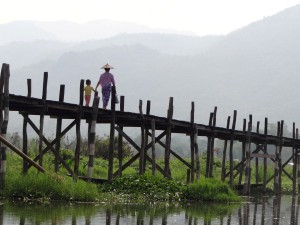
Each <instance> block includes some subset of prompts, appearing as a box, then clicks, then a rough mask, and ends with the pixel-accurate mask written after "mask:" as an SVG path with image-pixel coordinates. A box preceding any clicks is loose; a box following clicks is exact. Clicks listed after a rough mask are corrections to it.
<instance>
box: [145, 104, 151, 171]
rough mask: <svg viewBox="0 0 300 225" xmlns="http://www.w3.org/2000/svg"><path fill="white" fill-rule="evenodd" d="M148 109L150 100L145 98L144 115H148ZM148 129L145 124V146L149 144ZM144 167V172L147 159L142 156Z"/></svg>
mask: <svg viewBox="0 0 300 225" xmlns="http://www.w3.org/2000/svg"><path fill="white" fill-rule="evenodd" d="M150 109H151V101H150V100H147V105H146V116H149V115H150ZM148 131H149V129H147V127H146V126H145V146H147V145H148V144H149V136H148V135H147V133H148ZM145 154H148V153H147V151H146V150H145ZM143 165H144V168H143V171H144V172H145V171H146V167H147V160H146V158H145V157H144V163H143Z"/></svg>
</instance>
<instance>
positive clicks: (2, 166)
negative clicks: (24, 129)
mask: <svg viewBox="0 0 300 225" xmlns="http://www.w3.org/2000/svg"><path fill="white" fill-rule="evenodd" d="M9 76H10V70H9V65H8V64H5V63H3V64H2V69H1V78H0V80H1V81H0V83H1V84H0V89H1V90H0V94H1V99H0V100H1V104H0V106H1V108H0V111H1V116H0V120H1V121H0V122H1V124H0V126H1V135H2V136H3V138H4V139H5V138H6V132H7V125H8V119H9ZM3 89H4V91H3ZM2 93H3V96H2ZM2 110H4V113H3V112H2ZM4 144H5V143H4V142H3V141H1V146H0V151H1V152H0V157H1V162H0V189H4V187H5V175H6V146H5V145H4Z"/></svg>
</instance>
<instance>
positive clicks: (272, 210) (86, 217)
mask: <svg viewBox="0 0 300 225" xmlns="http://www.w3.org/2000/svg"><path fill="white" fill-rule="evenodd" d="M245 200H246V199H245ZM299 205H300V197H296V198H294V197H292V196H282V197H263V198H257V199H254V198H253V199H247V201H245V203H243V204H239V205H237V204H212V203H205V204H204V203H200V204H199V203H198V204H187V205H185V206H180V205H174V204H171V205H169V204H152V205H143V204H113V205H110V204H97V205H95V204H80V203H77V204H74V203H73V204H59V203H56V204H53V203H51V204H46V205H45V204H29V203H15V202H14V203H11V202H10V203H6V202H5V203H3V204H1V205H0V225H2V224H20V225H28V224H35V225H39V224H41V225H46V224H51V225H60V224H66V225H68V224H70V225H71V224H72V225H93V224H106V225H123V224H133V225H156V224H157V225H167V224H172V225H173V224H187V225H196V224H205V225H206V224H207V225H210V224H221V225H225V224H227V225H229V224H241V225H248V224H259V225H268V224H294V225H296V224H298V220H299Z"/></svg>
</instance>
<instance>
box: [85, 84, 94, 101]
mask: <svg viewBox="0 0 300 225" xmlns="http://www.w3.org/2000/svg"><path fill="white" fill-rule="evenodd" d="M85 84H86V86H85V87H84V98H85V106H89V104H90V101H91V95H92V91H95V89H94V88H93V87H92V86H91V81H90V80H89V79H87V80H86V81H85Z"/></svg>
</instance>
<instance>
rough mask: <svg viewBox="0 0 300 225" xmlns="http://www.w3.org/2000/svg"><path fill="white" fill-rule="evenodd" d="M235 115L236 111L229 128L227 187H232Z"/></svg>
mask: <svg viewBox="0 0 300 225" xmlns="http://www.w3.org/2000/svg"><path fill="white" fill-rule="evenodd" d="M236 115H237V111H236V110H234V111H233V121H232V127H231V139H230V146H229V170H230V171H229V172H230V173H229V185H230V187H233V152H232V151H233V141H234V131H235V123H236Z"/></svg>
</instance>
